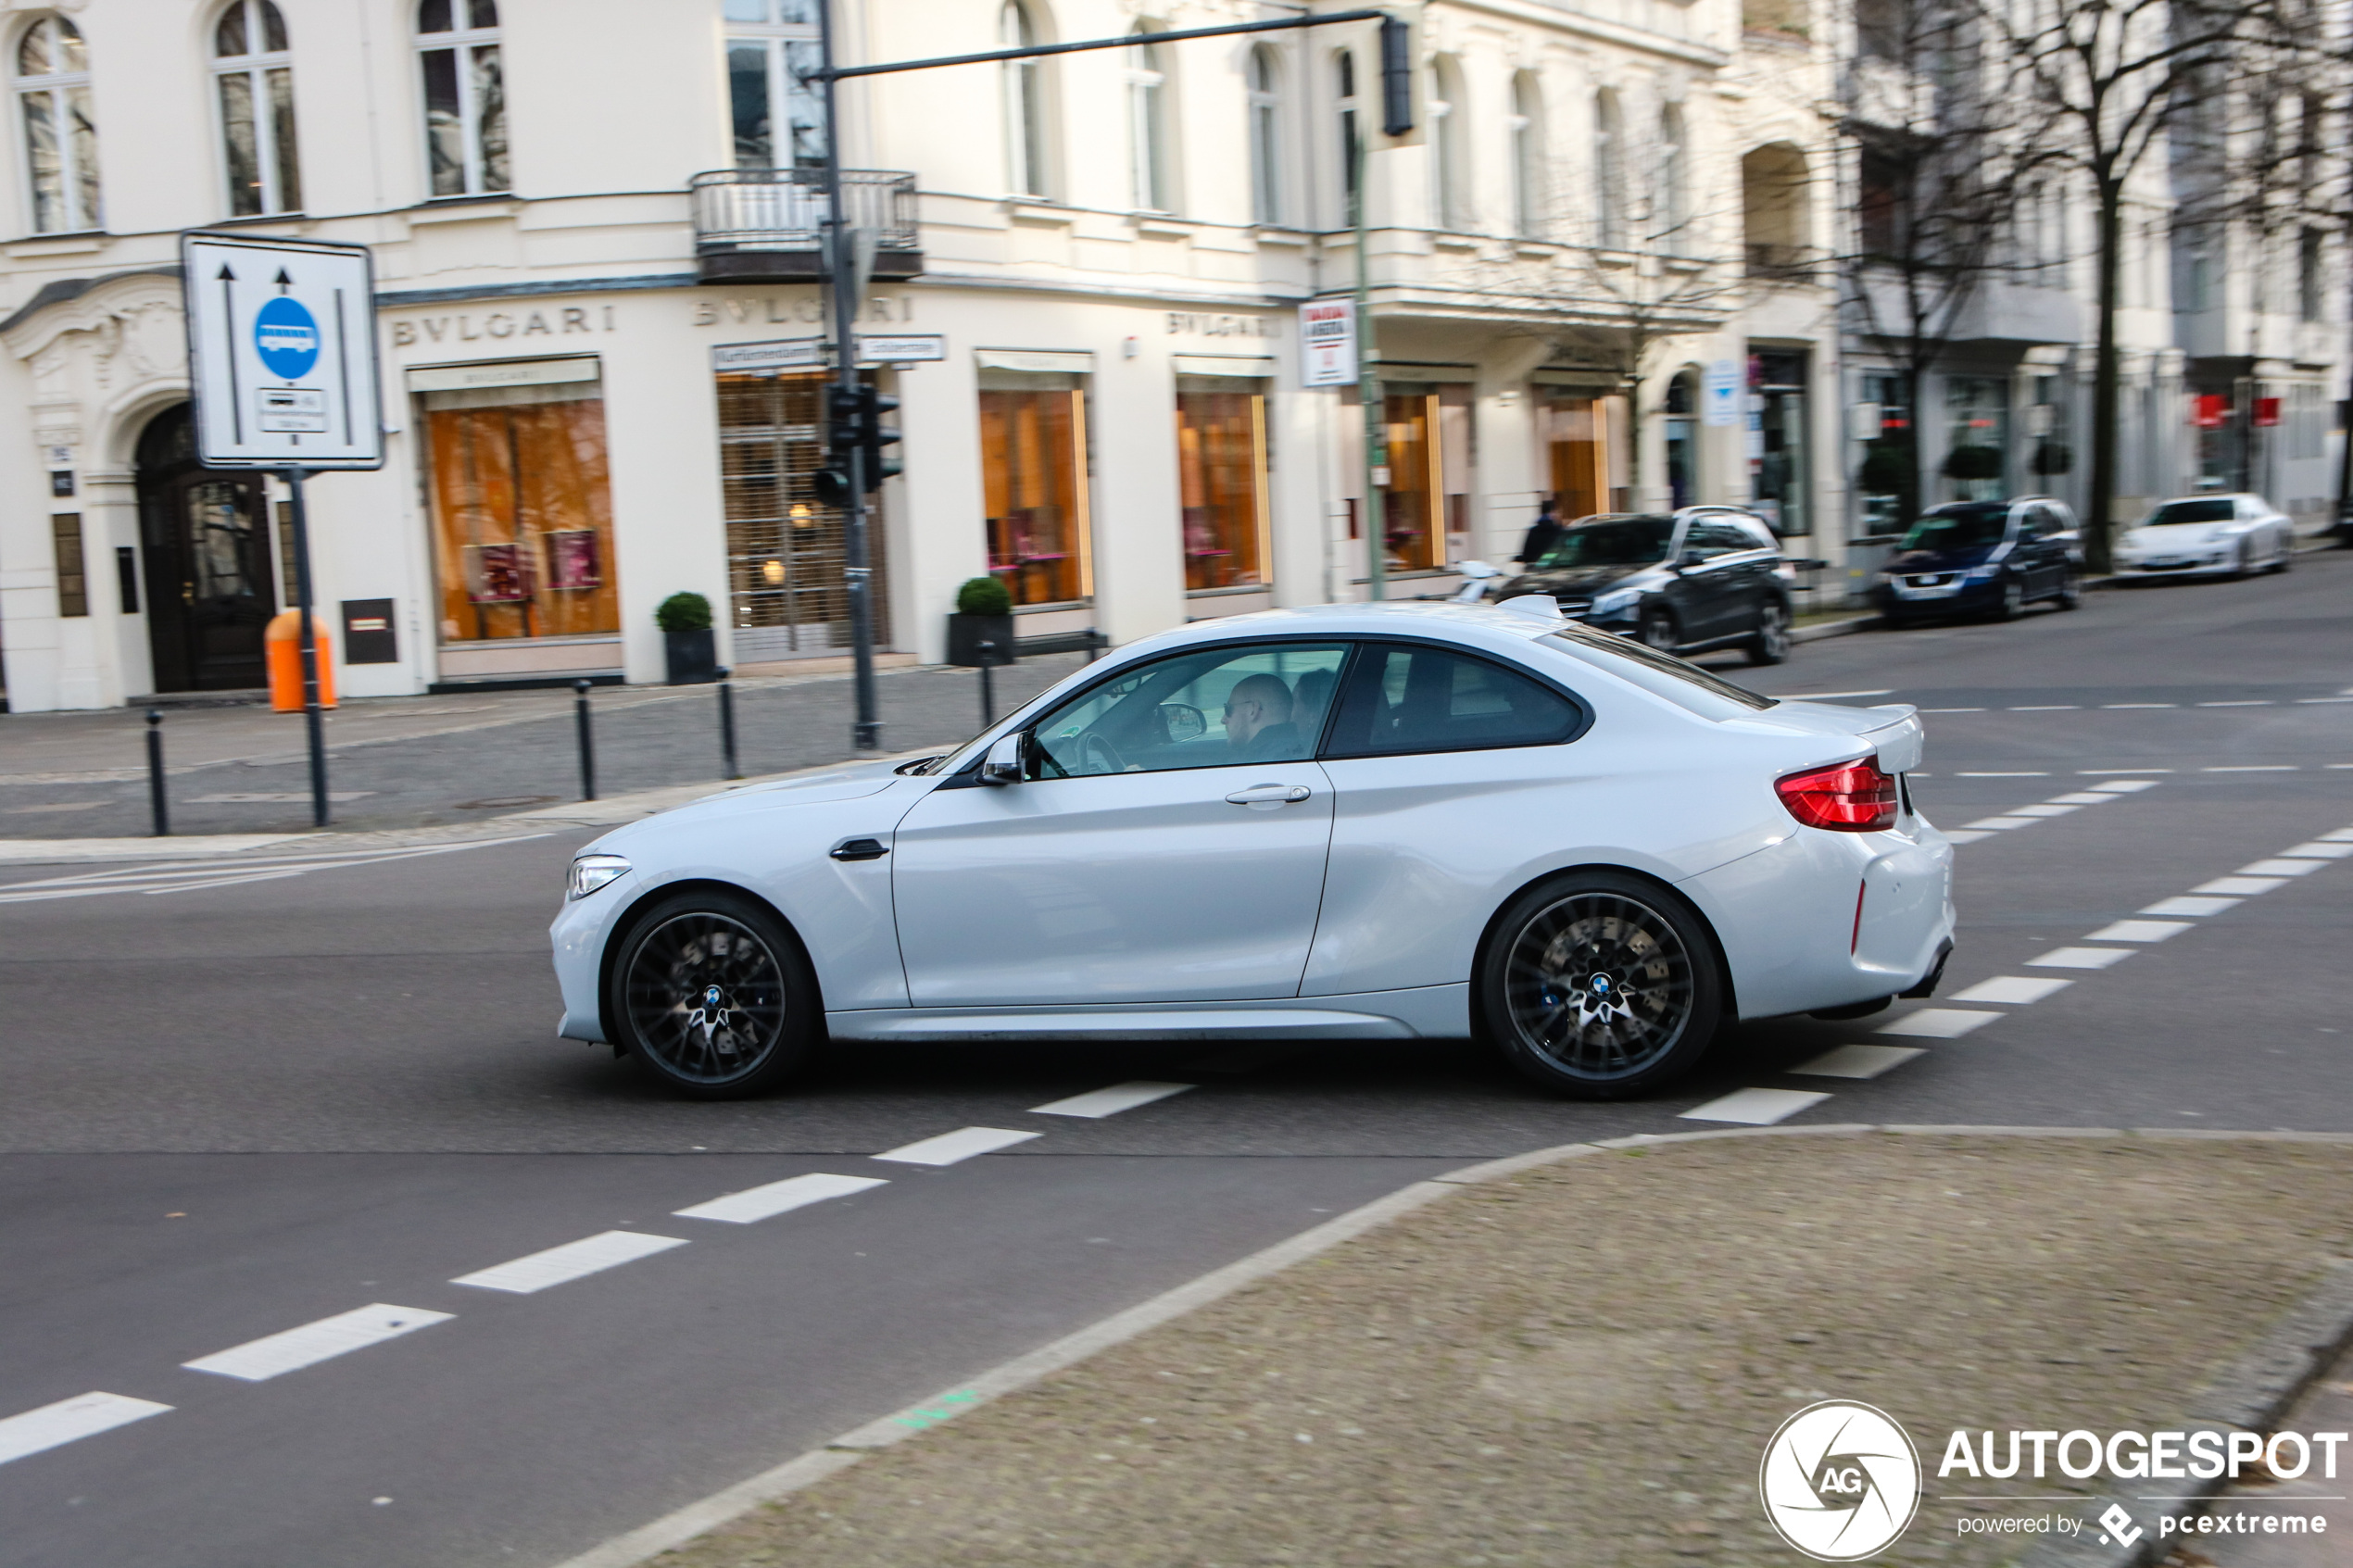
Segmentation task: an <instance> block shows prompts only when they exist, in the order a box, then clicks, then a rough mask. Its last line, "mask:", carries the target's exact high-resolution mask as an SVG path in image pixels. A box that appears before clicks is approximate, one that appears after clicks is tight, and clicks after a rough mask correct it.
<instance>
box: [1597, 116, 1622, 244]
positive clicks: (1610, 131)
mask: <svg viewBox="0 0 2353 1568" xmlns="http://www.w3.org/2000/svg"><path fill="white" fill-rule="evenodd" d="M1593 243H1594V244H1596V245H1600V246H1601V247H1602V248H1603V249H1604V250H1623V249H1625V248H1626V121H1625V118H1624V117H1623V116H1621V115H1620V114H1619V113H1618V112H1617V94H1615V93H1612V92H1610V91H1609V90H1608V89H1607V88H1604V89H1603V90H1602V91H1601V92H1599V93H1596V94H1594V95H1593Z"/></svg>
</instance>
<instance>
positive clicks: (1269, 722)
mask: <svg viewBox="0 0 2353 1568" xmlns="http://www.w3.org/2000/svg"><path fill="white" fill-rule="evenodd" d="M1226 747H1227V755H1228V756H1229V757H1230V758H1231V759H1232V760H1234V761H1236V762H1292V761H1297V760H1298V759H1300V758H1301V757H1302V756H1303V755H1304V754H1305V753H1306V750H1307V742H1306V740H1305V739H1304V737H1302V735H1301V734H1300V733H1299V726H1298V725H1296V724H1294V723H1292V722H1291V699H1290V687H1289V686H1287V685H1285V684H1283V683H1282V681H1281V679H1280V678H1279V677H1277V676H1274V675H1264V674H1262V675H1245V676H1243V677H1242V678H1241V679H1240V680H1239V681H1236V682H1235V683H1234V688H1233V690H1231V691H1229V692H1227V694H1226Z"/></svg>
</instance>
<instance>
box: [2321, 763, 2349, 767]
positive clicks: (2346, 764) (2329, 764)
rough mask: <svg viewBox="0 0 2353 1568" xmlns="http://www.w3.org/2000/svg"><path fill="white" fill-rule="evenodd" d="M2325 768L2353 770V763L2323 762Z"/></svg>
mask: <svg viewBox="0 0 2353 1568" xmlns="http://www.w3.org/2000/svg"><path fill="white" fill-rule="evenodd" d="M2321 766H2322V767H2323V768H2353V762H2323V763H2322V764H2321Z"/></svg>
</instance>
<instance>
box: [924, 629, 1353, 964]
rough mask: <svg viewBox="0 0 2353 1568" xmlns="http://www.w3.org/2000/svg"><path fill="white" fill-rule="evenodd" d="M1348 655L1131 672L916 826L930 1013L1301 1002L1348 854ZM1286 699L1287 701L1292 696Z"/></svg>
mask: <svg viewBox="0 0 2353 1568" xmlns="http://www.w3.org/2000/svg"><path fill="white" fill-rule="evenodd" d="M1347 646H1348V645H1347V644H1345V643H1343V642H1339V641H1329V640H1327V641H1320V642H1291V641H1283V642H1265V643H1219V644H1214V645H1211V646H1207V647H1196V648H1193V649H1190V650H1189V651H1187V652H1185V653H1182V654H1176V655H1173V656H1171V657H1169V658H1166V659H1156V660H1152V661H1151V662H1149V663H1146V664H1143V665H1139V666H1136V667H1133V668H1129V669H1124V670H1120V671H1113V672H1111V673H1110V674H1108V675H1107V676H1106V678H1105V679H1103V680H1102V681H1101V682H1098V683H1097V684H1094V685H1092V686H1089V687H1088V688H1085V689H1083V690H1081V691H1079V692H1077V693H1076V694H1074V695H1073V696H1071V697H1069V698H1068V699H1066V700H1065V701H1063V703H1062V704H1060V705H1059V706H1058V707H1056V708H1055V709H1053V710H1051V712H1049V713H1047V714H1046V715H1045V716H1044V717H1043V718H1041V719H1040V720H1038V722H1037V723H1035V724H1033V725H1032V726H1030V728H1029V729H1028V730H1027V731H1026V732H1025V738H1024V746H1025V752H1026V759H1025V763H1024V767H1023V770H1022V771H1023V775H1024V776H1023V777H1022V779H1021V780H1020V782H1018V783H1013V784H998V785H991V784H983V783H981V782H980V775H979V773H978V771H977V770H974V771H970V772H969V773H968V774H963V775H959V776H957V777H954V778H951V779H949V780H947V781H945V782H943V784H942V785H941V787H939V788H938V789H936V790H934V791H933V792H932V793H931V794H929V795H927V796H925V797H924V798H923V799H922V800H920V801H918V802H917V803H916V804H915V806H914V808H913V809H912V810H910V811H909V812H908V813H907V815H906V817H905V818H904V819H903V820H902V821H901V822H900V825H899V829H898V833H897V834H896V836H895V837H894V839H893V841H892V845H891V862H892V871H891V891H892V897H893V901H894V904H895V906H896V911H897V919H898V925H899V946H900V957H901V960H902V961H903V962H904V963H905V964H906V968H907V990H908V997H909V1000H910V1001H911V1002H912V1003H913V1005H915V1006H916V1007H978V1006H1049V1007H1051V1006H1072V1005H1083V1004H1089V1003H1120V1002H1184V1001H1232V1000H1248V999H1263V998H1267V997H1290V996H1296V995H1297V994H1298V992H1299V982H1300V975H1301V972H1302V970H1303V968H1304V967H1305V964H1306V960H1307V950H1308V945H1309V942H1310V941H1311V940H1312V938H1313V936H1314V935H1315V910H1316V907H1317V904H1318V902H1319V901H1320V900H1321V898H1322V896H1323V884H1324V861H1325V856H1326V854H1327V850H1328V848H1329V847H1330V841H1331V823H1332V788H1331V782H1330V780H1329V779H1328V778H1327V776H1326V775H1325V772H1324V770H1323V769H1322V768H1321V767H1320V766H1319V765H1318V764H1317V763H1316V762H1315V761H1314V760H1313V758H1314V754H1315V742H1316V738H1317V736H1318V735H1319V734H1321V732H1322V730H1323V728H1324V720H1325V715H1326V711H1327V709H1328V706H1329V703H1330V697H1331V693H1332V691H1333V689H1334V686H1335V685H1336V684H1337V681H1338V677H1339V675H1340V669H1341V666H1342V664H1343V663H1344V662H1345V657H1346V653H1347ZM1278 694H1279V695H1278Z"/></svg>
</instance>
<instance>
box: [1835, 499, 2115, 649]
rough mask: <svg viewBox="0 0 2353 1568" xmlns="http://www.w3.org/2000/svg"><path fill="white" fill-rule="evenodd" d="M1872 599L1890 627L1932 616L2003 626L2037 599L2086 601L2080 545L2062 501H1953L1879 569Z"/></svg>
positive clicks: (1930, 514) (1926, 519)
mask: <svg viewBox="0 0 2353 1568" xmlns="http://www.w3.org/2000/svg"><path fill="white" fill-rule="evenodd" d="M1872 597H1873V598H1874V600H1875V601H1876V602H1877V604H1878V606H1879V612H1880V616H1881V619H1882V620H1884V621H1886V622H1887V623H1888V624H1889V625H1891V626H1902V625H1906V624H1908V623H1910V622H1912V621H1924V620H1926V619H1928V618H1929V617H1930V616H1936V615H1985V616H1991V617H1993V618H1994V620H1996V621H2007V620H2008V619H2009V618H2010V617H2012V616H2014V615H2016V614H2018V613H2019V611H2020V610H2022V609H2024V608H2026V607H2027V606H2028V605H2030V604H2032V603H2033V602H2034V601H2035V600H2037V599H2054V600H2057V603H2058V606H2059V608H2061V609H2073V608H2075V607H2076V606H2077V605H2078V604H2081V603H2082V598H2083V543H2082V536H2081V535H2080V534H2078V533H2076V530H2075V515H2074V514H2073V513H2072V512H2070V511H2069V510H2068V509H2067V505H2066V503H2065V502H2062V501H2054V500H2051V499H2049V498H2048V497H2047V496H2042V495H2029V496H2025V497H2023V498H2021V499H2019V500H2015V501H1952V502H1948V503H1946V504H1945V505H1944V506H1941V507H1931V508H1929V509H1928V510H1927V511H1925V512H1923V513H1921V514H1920V519H1919V521H1918V522H1915V523H1914V524H1912V526H1911V528H1910V530H1909V531H1908V532H1906V533H1905V535H1904V539H1903V542H1902V543H1901V544H1899V545H1898V546H1896V547H1895V554H1894V555H1893V556H1891V557H1889V558H1888V561H1887V564H1886V565H1885V566H1883V567H1881V569H1880V574H1879V583H1878V585H1877V586H1876V587H1875V588H1873V590H1872Z"/></svg>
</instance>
